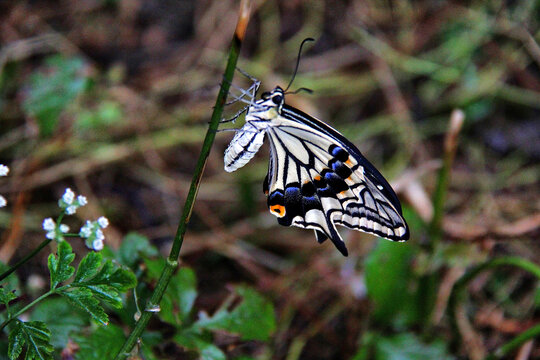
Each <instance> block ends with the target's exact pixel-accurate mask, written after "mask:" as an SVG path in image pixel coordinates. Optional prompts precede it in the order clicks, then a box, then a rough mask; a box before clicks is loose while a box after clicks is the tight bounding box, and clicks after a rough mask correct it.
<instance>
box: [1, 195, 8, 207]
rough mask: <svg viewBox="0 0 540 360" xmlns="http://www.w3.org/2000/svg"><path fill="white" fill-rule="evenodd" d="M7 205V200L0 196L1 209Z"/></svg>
mask: <svg viewBox="0 0 540 360" xmlns="http://www.w3.org/2000/svg"><path fill="white" fill-rule="evenodd" d="M6 205H7V201H6V198H5V197H3V196H2V195H0V208H1V207H4V206H6Z"/></svg>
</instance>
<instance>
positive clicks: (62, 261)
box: [48, 241, 75, 290]
mask: <svg viewBox="0 0 540 360" xmlns="http://www.w3.org/2000/svg"><path fill="white" fill-rule="evenodd" d="M73 259H75V254H74V253H73V251H72V250H71V245H69V244H68V243H67V242H66V241H62V242H60V243H59V244H58V257H56V256H54V254H50V255H49V261H48V265H49V273H50V278H51V290H52V289H55V288H56V287H57V286H58V284H59V283H61V282H64V281H66V280H67V279H69V278H70V277H71V276H72V275H73V273H74V271H75V268H74V267H73V266H71V265H70V264H71V263H72V262H73Z"/></svg>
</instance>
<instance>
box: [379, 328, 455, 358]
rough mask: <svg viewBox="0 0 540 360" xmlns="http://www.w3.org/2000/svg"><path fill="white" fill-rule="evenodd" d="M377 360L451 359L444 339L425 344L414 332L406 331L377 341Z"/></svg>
mask: <svg viewBox="0 0 540 360" xmlns="http://www.w3.org/2000/svg"><path fill="white" fill-rule="evenodd" d="M375 350H376V351H375V360H424V359H437V360H451V359H454V358H453V357H452V356H450V355H448V353H447V352H446V348H445V345H444V342H443V341H434V342H432V343H431V344H424V343H422V342H420V340H419V339H418V338H417V337H416V335H414V334H410V333H405V334H400V335H396V336H393V337H389V338H382V339H379V340H378V341H377V344H376V347H375Z"/></svg>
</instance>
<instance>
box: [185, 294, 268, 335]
mask: <svg viewBox="0 0 540 360" xmlns="http://www.w3.org/2000/svg"><path fill="white" fill-rule="evenodd" d="M234 291H235V294H236V295H237V296H240V297H242V302H241V303H240V304H239V305H238V306H236V307H235V308H234V309H233V310H232V311H229V310H228V309H227V307H226V306H222V307H221V308H220V309H219V310H218V311H217V312H216V313H215V314H214V315H213V316H212V317H203V318H201V319H199V320H198V321H197V322H196V323H195V328H198V329H208V330H224V331H227V332H231V333H235V334H238V335H240V336H241V338H242V339H243V340H262V341H265V340H268V338H269V337H270V335H271V334H272V333H273V332H274V330H275V328H276V323H275V316H274V307H273V305H272V303H270V302H269V301H267V300H266V299H264V298H263V297H262V296H261V295H259V294H258V293H257V292H256V291H254V290H253V289H250V288H247V287H243V286H239V287H236V288H235V289H234Z"/></svg>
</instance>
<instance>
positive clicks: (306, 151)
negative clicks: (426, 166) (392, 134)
mask: <svg viewBox="0 0 540 360" xmlns="http://www.w3.org/2000/svg"><path fill="white" fill-rule="evenodd" d="M265 137H267V138H268V142H269V145H270V161H269V166H268V174H267V176H266V178H265V180H264V183H263V190H264V193H265V194H266V195H267V203H268V208H269V210H270V212H271V213H272V214H273V215H275V216H276V217H277V218H278V222H279V223H280V224H281V225H284V226H297V227H301V228H307V229H313V230H315V235H316V239H317V241H318V242H319V243H321V242H323V241H325V240H326V239H327V238H330V239H331V240H332V242H333V243H334V245H335V246H336V247H337V248H338V250H339V251H340V252H341V253H342V254H343V255H347V248H346V247H345V243H344V242H343V240H342V238H341V236H340V235H339V233H338V231H337V230H336V225H341V226H345V227H348V228H351V229H355V230H360V231H364V232H367V233H370V234H374V235H378V236H381V237H383V238H386V239H389V240H393V241H405V240H407V239H408V238H409V230H408V226H407V224H406V222H405V220H404V218H403V216H402V212H401V205H400V203H399V200H398V198H397V196H396V194H395V193H394V191H393V190H392V188H391V187H390V185H389V184H388V182H387V181H386V180H385V179H384V177H383V176H382V175H381V174H380V173H379V172H378V171H377V169H375V167H374V166H373V165H371V163H369V161H367V159H366V158H365V157H364V156H363V155H362V154H361V153H360V151H359V150H358V149H357V148H356V146H354V145H353V144H352V143H351V142H350V141H348V140H347V139H346V138H345V137H343V135H341V134H340V133H339V132H338V131H337V130H335V129H333V128H332V127H330V126H328V125H327V124H325V123H323V122H322V121H320V120H317V119H315V118H313V117H311V116H309V115H307V114H305V113H303V112H302V111H300V110H298V109H296V108H294V107H291V106H289V105H287V104H285V92H284V91H283V89H281V88H280V87H276V88H275V89H274V90H273V91H271V92H269V93H264V94H263V95H262V98H261V99H260V100H257V101H253V102H251V103H250V105H249V107H248V110H247V113H246V123H245V125H244V126H243V127H242V128H240V129H238V130H237V132H236V134H235V136H234V138H233V140H232V141H231V143H230V144H229V146H228V147H227V149H226V151H225V158H224V161H225V170H226V171H228V172H232V171H235V170H236V169H238V168H240V167H242V166H244V165H245V164H246V163H247V162H249V160H251V158H253V156H255V153H256V152H257V151H258V150H259V148H260V147H261V146H262V144H263V141H264V138H265Z"/></svg>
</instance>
